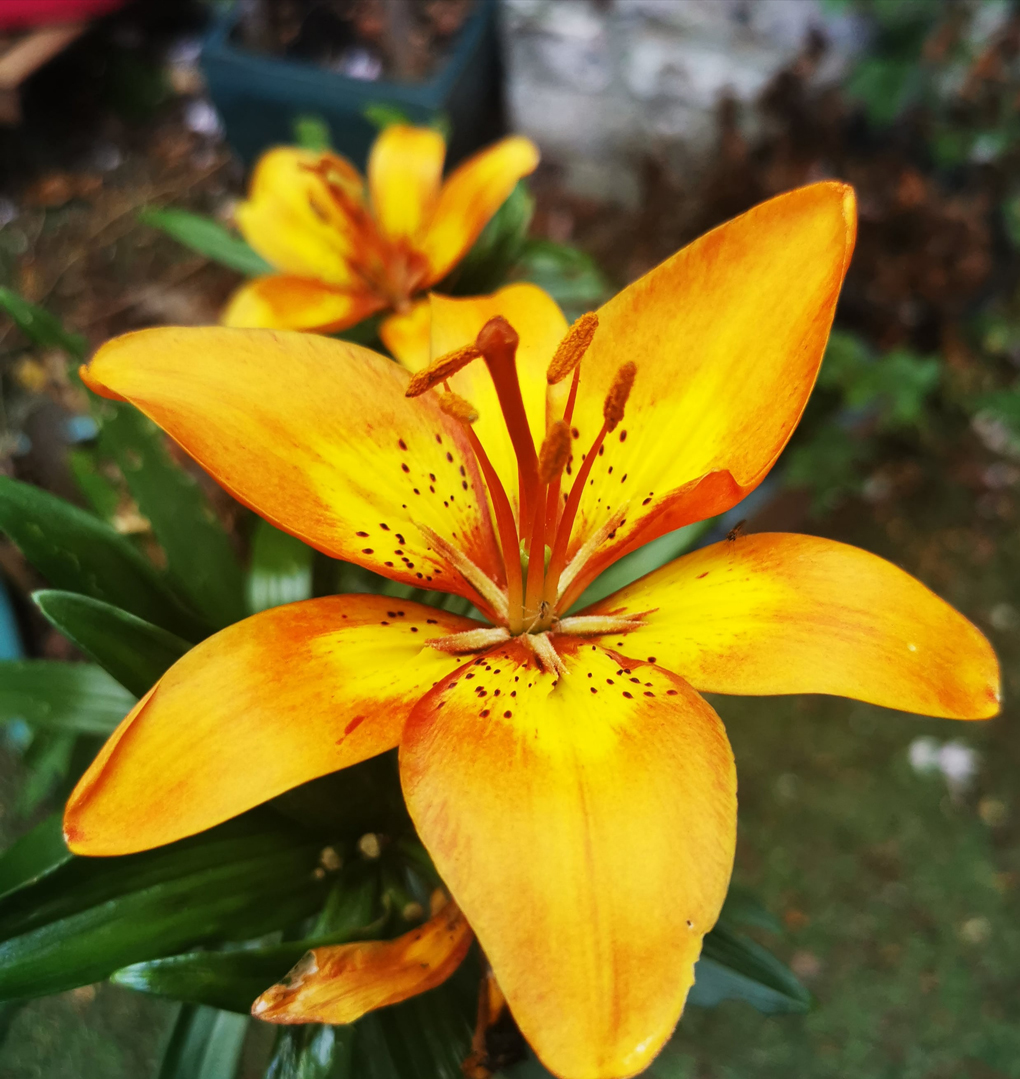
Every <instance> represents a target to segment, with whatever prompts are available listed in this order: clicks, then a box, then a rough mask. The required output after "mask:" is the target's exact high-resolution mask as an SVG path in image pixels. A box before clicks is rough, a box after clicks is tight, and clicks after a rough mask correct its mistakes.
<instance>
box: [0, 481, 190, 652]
mask: <svg viewBox="0 0 1020 1079" xmlns="http://www.w3.org/2000/svg"><path fill="white" fill-rule="evenodd" d="M0 530H3V531H4V532H6V533H7V535H8V536H9V537H10V538H11V539H12V540H13V541H14V544H15V545H16V546H17V548H18V549H19V550H20V551H21V553H22V554H23V555H24V556H25V558H27V559H28V561H29V562H30V563H31V564H32V565H33V566H34V567H35V568H36V569H37V570H38V571H39V572H40V573H41V574H42V575H43V577H45V578H46V580H47V581H48V582H49V583H50V585H52V586H53V587H54V588H58V589H62V590H64V591H68V592H80V593H81V594H83V595H86V596H91V597H92V598H94V599H98V600H102V601H103V602H104V603H111V604H113V605H114V606H116V607H121V608H123V609H124V610H125V611H128V612H130V613H131V614H134V615H137V616H138V617H139V618H143V619H145V621H147V622H152V623H153V624H154V625H157V626H162V627H163V628H164V629H166V630H169V631H170V632H172V633H176V634H178V635H179V636H181V637H184V638H186V639H187V640H192V641H196V640H200V639H201V638H202V637H203V636H205V635H206V633H207V632H208V629H207V628H206V627H205V626H203V624H202V622H201V621H200V620H199V619H198V617H197V616H196V615H193V614H192V613H191V612H190V611H189V610H188V609H187V608H186V607H185V606H184V605H183V604H182V603H181V601H180V600H179V599H178V598H177V597H176V596H175V595H174V593H173V591H172V590H171V588H170V586H169V585H168V584H167V583H166V581H165V580H164V579H163V578H162V577H161V576H160V574H159V573H158V572H157V570H156V568H155V567H154V566H153V565H152V564H151V563H150V562H149V561H147V560H146V559H145V558H144V557H143V556H142V555H141V554H140V553H139V551H138V550H137V549H136V548H135V547H134V546H132V545H131V544H130V543H129V542H128V541H127V540H126V539H125V538H124V537H123V536H121V535H119V534H118V533H117V532H115V531H114V530H113V529H112V528H111V527H110V526H109V525H108V524H105V523H104V522H103V521H100V520H99V519H98V518H97V517H94V516H93V515H92V514H91V513H87V512H86V511H85V510H81V509H78V507H77V506H72V505H71V503H70V502H65V501H64V500H63V499H62V498H58V497H57V496H56V495H52V494H50V493H49V492H48V491H43V490H42V489H41V488H39V487H33V486H31V484H28V483H20V482H19V481H18V480H12V479H9V478H8V477H6V476H0Z"/></svg>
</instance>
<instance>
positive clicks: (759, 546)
mask: <svg viewBox="0 0 1020 1079" xmlns="http://www.w3.org/2000/svg"><path fill="white" fill-rule="evenodd" d="M652 608H655V609H654V610H652V613H651V614H648V615H647V616H646V622H647V625H646V626H644V627H643V628H641V629H638V630H635V631H633V632H631V633H628V634H626V635H625V636H620V637H606V638H605V639H604V642H603V643H604V644H606V645H607V646H610V645H611V646H612V647H614V648H617V649H619V650H621V651H622V652H623V653H624V654H625V655H628V656H641V657H649V658H651V657H654V659H655V662H656V663H661V664H662V665H663V666H665V667H668V668H669V669H670V670H675V671H677V672H678V673H679V674H681V675H682V676H683V677H684V678H686V679H687V680H688V681H689V682H690V683H691V684H692V685H694V686H696V687H697V688H698V689H700V690H704V691H707V692H712V693H740V694H745V693H746V694H766V695H768V694H774V693H832V694H836V695H838V696H841V697H854V698H856V699H858V700H862V701H869V702H871V703H872V704H879V705H882V706H884V707H886V708H899V709H902V710H903V711H906V712H920V713H923V714H924V715H929V716H945V717H947V718H950V719H985V718H987V717H988V716H993V715H995V714H996V712H998V710H999V665H998V662H997V660H996V658H995V653H994V652H993V651H992V648H991V645H989V643H988V641H987V640H985V638H984V636H983V635H982V634H981V632H980V631H979V630H978V629H977V628H976V627H975V626H973V625H971V623H970V622H968V621H967V619H966V618H964V617H963V615H961V614H960V613H959V612H957V611H955V610H954V609H953V608H952V607H950V606H949V604H948V603H945V602H944V601H943V600H941V599H939V597H938V596H936V595H934V593H932V592H929V591H928V589H927V588H925V587H924V585H923V584H921V583H920V582H919V581H917V580H915V579H914V578H913V577H911V576H910V575H909V574H907V573H904V572H903V570H901V569H898V568H897V567H896V566H894V565H893V564H892V563H890V562H886V561H885V560H884V559H882V558H879V557H878V556H877V555H873V554H869V553H868V552H867V551H862V550H860V549H858V548H857V547H849V546H847V545H846V544H843V543H836V542H835V541H833V540H827V539H819V538H818V537H816V536H796V535H786V534H782V533H775V534H769V533H758V534H755V535H750V536H741V537H738V538H737V539H736V540H733V541H729V540H724V541H723V542H722V543H716V544H713V545H712V546H711V547H705V548H703V549H702V550H700V551H695V552H694V553H693V554H689V555H685V556H684V557H683V558H678V559H677V560H676V561H675V562H671V563H670V564H669V565H667V566H663V568H662V569H659V570H656V571H655V572H654V573H650V574H649V575H648V576H647V577H643V578H642V579H641V580H640V581H637V582H635V583H634V584H632V585H630V586H629V587H627V588H624V589H622V590H621V591H619V592H617V593H616V594H615V595H612V596H610V597H608V598H607V599H605V600H603V601H602V602H601V603H598V604H596V605H595V606H594V607H592V608H591V609H590V610H588V611H585V612H584V613H585V614H609V613H612V614H620V615H626V614H628V613H630V614H636V613H638V612H641V611H649V610H651V609H652Z"/></svg>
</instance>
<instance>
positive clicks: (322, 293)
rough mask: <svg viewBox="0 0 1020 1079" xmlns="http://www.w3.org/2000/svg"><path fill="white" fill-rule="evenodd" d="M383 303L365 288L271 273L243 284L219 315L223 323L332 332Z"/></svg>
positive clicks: (248, 326) (342, 328)
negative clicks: (329, 283) (335, 285)
mask: <svg viewBox="0 0 1020 1079" xmlns="http://www.w3.org/2000/svg"><path fill="white" fill-rule="evenodd" d="M383 306H384V304H383V302H382V301H381V300H379V299H378V298H377V297H376V296H375V295H373V294H372V293H371V292H369V291H367V290H366V289H362V288H357V287H356V286H352V288H351V289H349V290H344V289H340V288H336V287H334V286H332V285H327V284H326V283H325V282H323V281H315V280H313V279H312V278H309V277H294V276H288V275H287V274H271V275H269V276H267V277H256V278H254V279H253V280H251V281H248V282H246V283H245V284H243V285H241V287H240V288H239V289H238V290H237V291H236V292H235V293H234V294H233V296H231V297H230V299H229V300H228V301H227V306H226V308H224V310H223V313H222V315H221V316H220V322H221V323H222V324H223V325H224V326H235V327H245V328H250V329H263V330H314V331H316V332H318V333H332V332H334V331H335V330H344V329H347V327H348V326H353V325H355V323H358V322H360V321H361V320H362V319H363V318H368V316H369V315H371V314H374V313H375V312H376V311H378V310H379V309H380V308H382V307H383Z"/></svg>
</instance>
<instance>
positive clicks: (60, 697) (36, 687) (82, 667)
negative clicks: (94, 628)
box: [0, 659, 135, 735]
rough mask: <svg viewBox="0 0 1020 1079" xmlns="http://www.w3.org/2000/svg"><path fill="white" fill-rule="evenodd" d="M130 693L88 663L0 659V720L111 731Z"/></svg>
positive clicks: (52, 727)
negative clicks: (16, 720) (20, 720)
mask: <svg viewBox="0 0 1020 1079" xmlns="http://www.w3.org/2000/svg"><path fill="white" fill-rule="evenodd" d="M134 703H135V697H134V695H133V694H131V693H129V692H128V691H127V690H126V689H124V688H123V687H122V686H121V685H119V684H118V683H117V682H116V681H115V680H114V679H113V678H111V677H110V675H108V674H107V673H106V672H105V671H104V670H103V669H102V668H100V667H97V666H95V665H94V664H91V663H63V662H59V661H57V660H50V659H15V660H6V661H0V722H9V721H10V720H13V719H23V720H25V721H26V722H28V723H31V724H32V726H33V727H39V728H42V729H44V730H53V731H70V732H74V733H77V734H98V735H107V734H111V733H112V732H113V730H114V728H115V727H116V726H117V724H118V723H119V722H120V721H121V720H122V719H123V718H124V717H125V716H126V715H127V714H128V712H130V711H131V706H132V705H133V704H134Z"/></svg>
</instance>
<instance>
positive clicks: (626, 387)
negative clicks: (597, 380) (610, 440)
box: [602, 361, 637, 431]
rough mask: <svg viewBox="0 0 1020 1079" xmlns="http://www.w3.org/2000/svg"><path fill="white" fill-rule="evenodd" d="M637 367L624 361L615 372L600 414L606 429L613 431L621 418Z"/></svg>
mask: <svg viewBox="0 0 1020 1079" xmlns="http://www.w3.org/2000/svg"><path fill="white" fill-rule="evenodd" d="M636 374H637V367H636V366H635V364H634V363H633V362H632V361H628V362H627V363H625V364H624V365H623V366H622V367H621V368H620V370H619V371H617V372H616V378H614V379H613V384H612V386H610V387H609V393H607V394H606V400H605V403H604V404H603V406H602V415H603V416H605V419H606V430H607V431H615V430H616V425H617V424H618V423H619V422H620V420H622V419H623V410H624V409H625V408H626V407H627V398H628V397H630V391H631V389H632V388H633V386H634V376H635V375H636Z"/></svg>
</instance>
